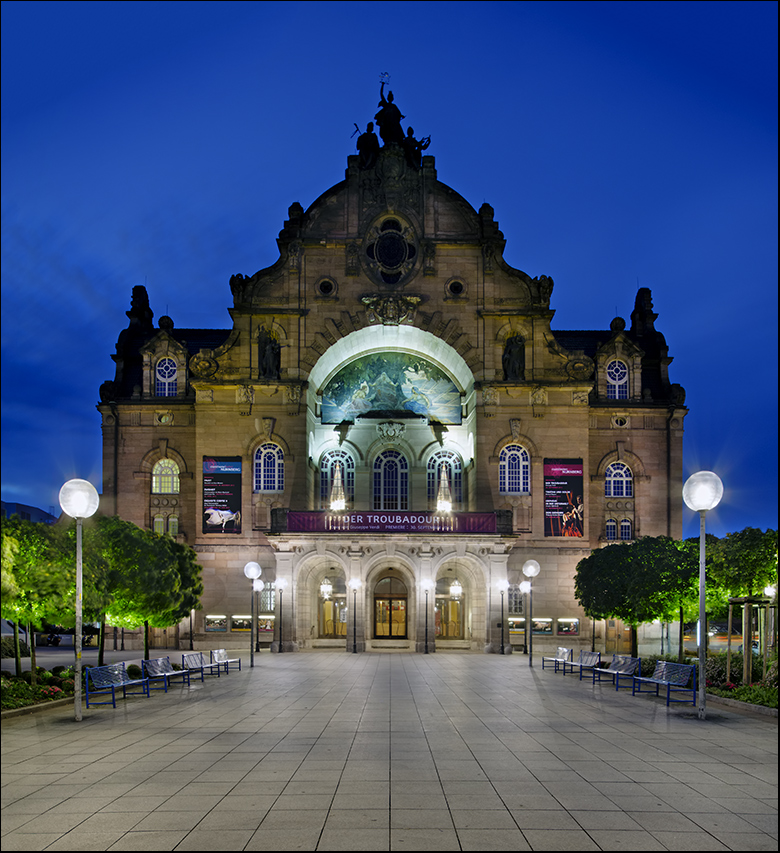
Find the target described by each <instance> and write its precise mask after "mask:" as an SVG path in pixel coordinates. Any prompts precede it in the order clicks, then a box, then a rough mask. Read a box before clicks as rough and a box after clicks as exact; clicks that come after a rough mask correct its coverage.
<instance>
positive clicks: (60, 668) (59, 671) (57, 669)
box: [51, 663, 68, 676]
mask: <svg viewBox="0 0 780 853" xmlns="http://www.w3.org/2000/svg"><path fill="white" fill-rule="evenodd" d="M67 668H68V667H67V666H63V665H62V664H61V663H60V664H57V666H55V667H52V670H51V672H52V675H59V676H61V675H62V673H63V672H65V670H66V669H67Z"/></svg>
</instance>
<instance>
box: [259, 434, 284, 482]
mask: <svg viewBox="0 0 780 853" xmlns="http://www.w3.org/2000/svg"><path fill="white" fill-rule="evenodd" d="M255 491H256V492H283V491H284V451H283V450H282V448H281V447H279V445H278V444H273V443H271V442H267V443H266V444H261V445H260V447H258V448H257V450H256V451H255Z"/></svg>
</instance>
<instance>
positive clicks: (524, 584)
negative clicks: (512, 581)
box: [520, 581, 531, 595]
mask: <svg viewBox="0 0 780 853" xmlns="http://www.w3.org/2000/svg"><path fill="white" fill-rule="evenodd" d="M530 591H531V581H521V582H520V592H522V593H523V595H528V593H529V592H530Z"/></svg>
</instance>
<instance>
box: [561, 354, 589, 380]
mask: <svg viewBox="0 0 780 853" xmlns="http://www.w3.org/2000/svg"><path fill="white" fill-rule="evenodd" d="M594 367H595V365H594V363H593V359H592V358H588V356H587V355H582V356H576V357H575V358H571V359H569V361H568V362H567V363H566V373H567V375H568V376H570V377H571V378H572V379H576V380H578V381H580V382H584V381H586V380H587V379H590V377H591V376H593V370H594Z"/></svg>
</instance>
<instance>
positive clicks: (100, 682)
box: [85, 661, 149, 708]
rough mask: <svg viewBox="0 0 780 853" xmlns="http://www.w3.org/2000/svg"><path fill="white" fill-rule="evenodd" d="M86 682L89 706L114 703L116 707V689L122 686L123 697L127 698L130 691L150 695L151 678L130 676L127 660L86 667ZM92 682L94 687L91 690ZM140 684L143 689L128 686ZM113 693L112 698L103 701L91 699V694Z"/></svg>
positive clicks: (105, 694) (104, 694) (132, 693)
mask: <svg viewBox="0 0 780 853" xmlns="http://www.w3.org/2000/svg"><path fill="white" fill-rule="evenodd" d="M85 672H86V675H87V677H86V684H87V690H86V694H87V708H89V706H90V705H113V706H114V708H116V689H117V687H121V688H122V698H123V699H126V698H127V695H128V693H130V694H131V695H134V694H136V693H138V694H141V693H143V695H144V696H148V695H149V679H148V678H130V676H129V675H128V674H127V668H126V667H125V662H124V661H121V662H120V663H109V664H106V665H105V666H90V667H87V668H86V669H85ZM90 684H91V685H92V689H91V690H90ZM136 684H139V685H141V690H129V691H128V689H127V688H128V687H130V686H133V685H136ZM109 692H110V693H111V698H110V699H106V700H105V701H102V702H96V701H95V700H94V699H91V698H90V697H91V696H107V695H108V694H109Z"/></svg>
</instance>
